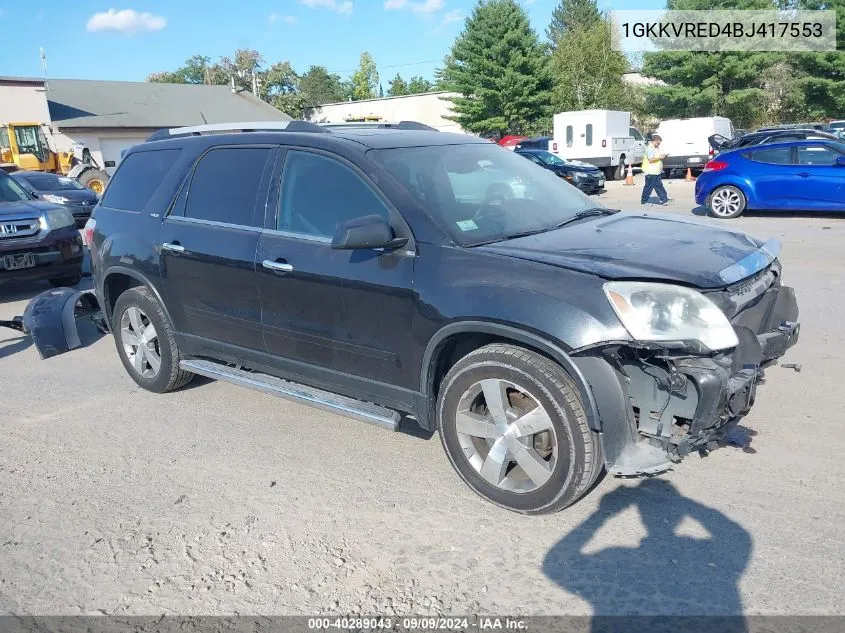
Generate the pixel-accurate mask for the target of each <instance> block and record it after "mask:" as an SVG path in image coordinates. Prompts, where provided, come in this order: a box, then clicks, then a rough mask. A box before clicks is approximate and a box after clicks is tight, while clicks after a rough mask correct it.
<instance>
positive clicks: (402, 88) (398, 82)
mask: <svg viewBox="0 0 845 633" xmlns="http://www.w3.org/2000/svg"><path fill="white" fill-rule="evenodd" d="M406 94H410V93H409V92H408V84H407V83H405V80H404V79H402V75H400V74H399V73H396V76H395V77H394V78H393V79H391V80H390V81H389V82H388V85H387V96H389V97H401V96H402V95H406Z"/></svg>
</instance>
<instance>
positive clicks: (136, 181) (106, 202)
mask: <svg viewBox="0 0 845 633" xmlns="http://www.w3.org/2000/svg"><path fill="white" fill-rule="evenodd" d="M181 153H182V150H181V149H160V150H154V151H149V152H136V153H134V154H130V155H129V156H127V157H126V158H125V159H124V160H123V162H122V163H121V164H120V169H118V170H117V173H115V175H114V178H112V180H111V182H109V186H108V187H107V188H106V193H105V195H104V196H103V206H105V207H110V208H112V209H121V210H123V211H135V212H140V211H142V210H143V209H144V207H146V206H147V203H148V202H149V201H150V199H152V197H153V195H155V192H156V191H157V190H158V188H159V187H160V186H161V184H162V181H163V180H164V178H165V176H167V174H168V173H169V172H170V170H171V169H172V168H173V165H174V164H175V163H176V160H177V159H178V158H179V155H180V154H181Z"/></svg>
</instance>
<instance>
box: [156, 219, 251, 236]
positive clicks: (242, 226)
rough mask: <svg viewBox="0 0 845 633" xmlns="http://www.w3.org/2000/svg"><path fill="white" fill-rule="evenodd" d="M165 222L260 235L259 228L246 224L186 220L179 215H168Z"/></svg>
mask: <svg viewBox="0 0 845 633" xmlns="http://www.w3.org/2000/svg"><path fill="white" fill-rule="evenodd" d="M164 221H165V222H171V221H172V222H185V223H187V224H201V225H203V226H214V227H218V228H221V229H238V230H240V231H250V232H252V233H260V232H261V227H258V226H248V225H246V224H229V223H228V222H217V221H214V220H203V219H201V218H187V217H185V216H181V215H169V216H167V217H166V218H164Z"/></svg>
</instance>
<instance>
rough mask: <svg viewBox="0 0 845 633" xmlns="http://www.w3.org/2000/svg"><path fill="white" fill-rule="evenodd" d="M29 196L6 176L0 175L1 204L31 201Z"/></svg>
mask: <svg viewBox="0 0 845 633" xmlns="http://www.w3.org/2000/svg"><path fill="white" fill-rule="evenodd" d="M29 199H30V197H29V194H28V193H27V192H26V191H24V189H23V187H21V186H20V185H19V184H18V183H16V182H15V181H14V180H12V179H11V178H10V177H9V176H7V175H6V174H0V202H20V201H21V200H29Z"/></svg>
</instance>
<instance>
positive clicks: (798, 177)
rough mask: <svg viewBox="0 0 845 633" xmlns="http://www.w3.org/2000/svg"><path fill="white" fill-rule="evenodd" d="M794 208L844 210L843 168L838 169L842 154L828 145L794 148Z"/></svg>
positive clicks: (808, 145)
mask: <svg viewBox="0 0 845 633" xmlns="http://www.w3.org/2000/svg"><path fill="white" fill-rule="evenodd" d="M795 149H796V153H795V158H796V160H795V163H796V164H795V166H794V169H793V171H794V172H795V176H794V177H793V182H794V183H795V188H794V193H793V199H794V202H793V205H794V207H795V208H796V209H812V210H817V211H843V210H845V167H837V166H836V159H837V158H838V157H839V156H841V155H842V154H841V153H840V152H839V151H837V150H836V149H834V148H833V147H830V146H828V145H814V144H807V145H799V146H798V147H796V148H795Z"/></svg>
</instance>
